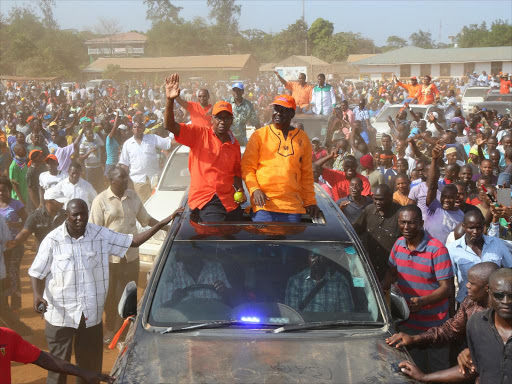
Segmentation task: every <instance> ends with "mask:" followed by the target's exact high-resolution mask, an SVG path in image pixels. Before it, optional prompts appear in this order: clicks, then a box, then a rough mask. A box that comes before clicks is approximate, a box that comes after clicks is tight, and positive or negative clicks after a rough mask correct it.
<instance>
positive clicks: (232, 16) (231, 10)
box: [206, 0, 242, 35]
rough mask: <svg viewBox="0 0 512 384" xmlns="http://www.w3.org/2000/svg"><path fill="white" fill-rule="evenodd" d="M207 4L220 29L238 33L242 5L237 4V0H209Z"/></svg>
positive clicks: (225, 31)
mask: <svg viewBox="0 0 512 384" xmlns="http://www.w3.org/2000/svg"><path fill="white" fill-rule="evenodd" d="M206 4H207V5H208V7H209V8H210V12H209V14H208V15H209V16H210V18H212V19H214V20H215V25H216V26H217V29H218V30H220V31H221V32H224V33H228V34H230V35H234V34H237V33H238V19H239V18H240V14H241V12H242V6H241V5H239V4H236V0H207V2H206Z"/></svg>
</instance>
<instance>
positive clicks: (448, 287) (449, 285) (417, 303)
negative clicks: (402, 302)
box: [409, 277, 454, 312]
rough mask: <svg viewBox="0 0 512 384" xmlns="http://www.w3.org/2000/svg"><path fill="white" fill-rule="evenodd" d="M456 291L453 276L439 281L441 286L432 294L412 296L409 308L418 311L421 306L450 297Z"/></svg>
mask: <svg viewBox="0 0 512 384" xmlns="http://www.w3.org/2000/svg"><path fill="white" fill-rule="evenodd" d="M453 292H454V286H453V277H451V278H449V279H445V280H441V281H439V288H437V289H436V290H434V291H433V292H432V293H431V294H430V295H426V296H419V297H411V300H410V302H411V304H410V305H409V308H410V310H411V312H417V311H419V310H420V309H421V308H423V307H425V306H427V305H430V304H434V303H437V302H439V301H441V300H444V299H447V298H449V297H450V296H451V295H452V294H453Z"/></svg>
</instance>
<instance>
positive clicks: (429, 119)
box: [428, 113, 444, 133]
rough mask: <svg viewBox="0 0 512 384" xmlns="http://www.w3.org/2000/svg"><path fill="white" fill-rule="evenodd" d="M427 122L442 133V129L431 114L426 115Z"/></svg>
mask: <svg viewBox="0 0 512 384" xmlns="http://www.w3.org/2000/svg"><path fill="white" fill-rule="evenodd" d="M428 121H429V123H432V124H434V126H435V127H436V129H437V130H438V131H439V132H440V133H444V128H443V127H442V126H441V125H440V124H439V122H438V121H437V119H436V117H435V116H434V115H433V114H432V113H430V114H429V115H428Z"/></svg>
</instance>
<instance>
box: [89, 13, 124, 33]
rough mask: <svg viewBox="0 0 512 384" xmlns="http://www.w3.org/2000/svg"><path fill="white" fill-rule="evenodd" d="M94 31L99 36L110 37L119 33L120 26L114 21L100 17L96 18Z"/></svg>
mask: <svg viewBox="0 0 512 384" xmlns="http://www.w3.org/2000/svg"><path fill="white" fill-rule="evenodd" d="M94 30H95V32H96V33H98V34H100V35H107V36H112V35H115V34H116V33H119V32H121V26H120V25H119V22H118V21H117V20H116V19H107V18H105V17H100V18H98V23H97V24H96V25H95V27H94Z"/></svg>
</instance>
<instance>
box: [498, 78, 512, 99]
mask: <svg viewBox="0 0 512 384" xmlns="http://www.w3.org/2000/svg"><path fill="white" fill-rule="evenodd" d="M510 88H512V81H510V80H507V76H505V75H504V76H502V77H501V79H500V93H501V94H502V95H506V94H507V93H510Z"/></svg>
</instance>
